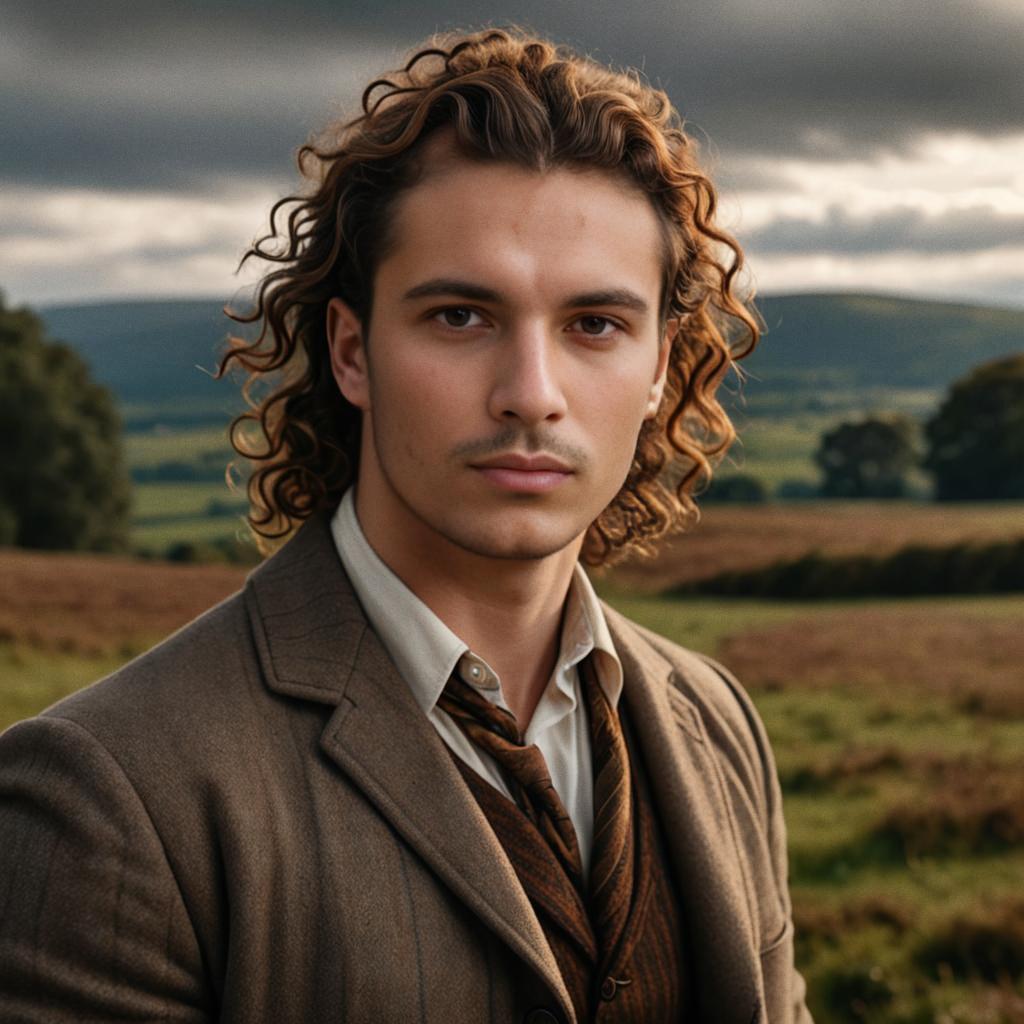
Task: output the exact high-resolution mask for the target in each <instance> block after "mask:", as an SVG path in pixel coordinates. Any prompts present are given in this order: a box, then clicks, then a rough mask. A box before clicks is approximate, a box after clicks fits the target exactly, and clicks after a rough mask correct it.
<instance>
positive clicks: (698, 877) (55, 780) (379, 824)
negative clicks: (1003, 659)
mask: <svg viewBox="0 0 1024 1024" xmlns="http://www.w3.org/2000/svg"><path fill="white" fill-rule="evenodd" d="M606 615H607V618H608V625H609V628H610V630H611V633H612V636H613V638H614V641H615V645H616V649H617V651H618V653H619V656H620V658H621V660H622V665H623V670H624V673H625V683H624V690H623V700H624V701H625V702H626V705H627V707H628V711H629V715H630V722H631V725H632V728H633V730H634V734H635V737H636V740H637V743H638V745H639V746H640V748H641V749H642V750H643V754H644V757H645V763H646V765H647V766H648V771H649V777H650V781H651V788H652V794H653V797H654V800H655V803H656V806H657V810H658V814H659V816H660V820H661V823H662V827H663V829H664V834H665V836H666V839H667V843H668V849H669V855H670V858H671V864H672V869H673V871H674V873H675V879H676V883H677V887H678V891H679V892H680V893H681V897H682V899H681V902H682V913H683V921H684V928H685V937H686V945H687V949H688V951H689V955H690V960H691V963H690V970H689V972H688V978H689V980H688V982H687V984H688V987H689V993H688V994H689V998H690V1000H691V1003H692V1004H693V1006H694V1011H693V1015H692V1019H694V1020H699V1021H707V1022H711V1024H754V1022H758V1021H762V1022H764V1021H767V1022H771V1024H790V1022H794V1024H795V1022H806V1021H808V1020H809V1016H808V1015H807V1011H806V1009H805V1008H804V1003H803V982H802V980H801V978H800V976H799V975H798V974H797V973H796V972H795V971H794V967H793V939H792V925H791V921H790V908H789V900H788V895H787V885H786V856H785V837H784V828H783V822H782V814H781V806H780V796H779V789H778V783H777V780H776V776H775V770H774V766H773V762H772V757H771V753H770V751H769V748H768V743H767V740H766V738H765V735H764V731H763V728H762V726H761V724H760V722H759V720H758V718H757V716H756V714H755V712H754V710H753V708H752V706H751V704H750V702H749V700H748V699H747V697H746V696H745V695H744V694H743V692H742V690H741V689H740V688H739V686H738V685H737V684H736V682H735V681H734V680H733V679H732V678H731V677H730V676H729V675H728V674H727V673H726V672H725V671H724V670H723V669H721V668H719V667H718V666H716V665H714V664H713V663H711V662H709V661H707V660H705V659H703V658H701V657H699V656H697V655H695V654H693V653H690V652H688V651H685V650H683V649H682V648H680V647H677V646H675V645H674V644H672V643H670V642H668V641H667V640H664V639H662V638H660V637H658V636H656V635H654V634H652V633H649V632H648V631H646V630H644V629H641V628H639V627H638V626H636V625H633V624H632V623H630V622H629V621H628V620H626V619H624V618H623V617H622V616H620V615H618V614H617V613H615V612H614V611H613V610H611V609H606ZM0 908H2V916H0V1021H4V1022H10V1021H39V1022H42V1021H46V1022H63V1021H76V1022H81V1021H125V1020H136V1021H144V1020H146V1021H148V1020H161V1021H172V1022H178V1021H212V1020H220V1021H225V1022H243V1021H246V1022H255V1021H266V1022H274V1024H285V1022H293V1021H294V1022H303V1024H310V1022H319V1021H331V1022H334V1021H337V1022H391V1021H394V1022H402V1024H404V1022H437V1024H449V1022H455V1024H475V1022H484V1021H488V1022H496V1024H497V1022H506V1021H508V1022H511V1021H517V1022H518V1021H534V1022H541V1021H552V1020H558V1021H574V1020H575V1017H574V1015H573V1010H572V1005H571V1002H570V1000H569V998H568V995H567V993H566V990H565V986H564V985H563V983H562V980H561V978H560V976H559V972H558V967H557V964H556V962H555V959H554V957H553V955H552V953H551V950H550V948H549V946H548V944H547V942H546V940H545V937H544V933H543V931H542V929H541V927H540V925H539V923H538V920H537V918H536V916H535V914H534V912H533V910H532V907H531V905H530V903H529V900H528V899H527V897H526V896H525V894H524V892H523V890H522V888H521V886H520V884H519V882H518V880H517V878H516V875H515V872H514V871H513V869H512V867H511V865H510V863H509V861H508V859H507V857H506V855H505V853H504V851H503V849H502V847H501V845H500V844H499V842H498V841H497V839H496V838H495V836H494V834H493V832H492V831H491V829H490V827H489V826H488V824H487V821H486V819H485V818H484V816H483V813H482V812H481V810H480V808H479V806H478V804H477V803H476V801H475V800H474V799H473V797H472V795H471V793H470V791H469V789H468V787H467V785H466V783H465V781H464V780H463V778H462V777H461V775H460V773H459V771H458V769H457V767H456V765H455V764H454V763H453V760H452V758H451V756H450V755H449V753H448V752H447V750H446V749H445V746H444V744H443V742H442V740H441V739H440V737H439V736H438V735H437V733H436V731H435V730H434V729H433V728H432V727H431V725H430V724H429V722H428V721H427V719H426V718H425V716H424V715H423V713H422V711H421V710H420V709H419V707H418V706H417V704H416V703H415V701H414V699H413V697H412V694H411V692H410V690H409V687H408V686H407V685H406V684H405V683H404V681H403V680H402V679H401V678H400V677H399V676H398V674H397V672H396V670H395V668H394V666H393V665H392V663H391V662H390V660H389V658H388V656H387V654H386V652H385V650H384V649H383V647H382V646H381V644H380V642H379V640H378V638H377V636H376V635H375V633H374V632H373V631H372V630H371V629H370V628H369V627H368V625H367V622H366V619H365V616H364V614H363V612H362V610H361V608H360V606H359V604H358V602H357V601H356V599H355V597H354V594H353V592H352V589H351V586H350V584H349V582H348V579H347V577H346V576H345V573H344V571H343V569H342V567H341V564H340V562H339V559H338V556H337V553H336V551H335V548H334V546H333V543H332V540H331V537H330V532H329V526H328V520H327V519H326V517H322V516H318V517H316V518H314V519H313V520H311V521H310V522H309V523H307V524H306V525H305V526H304V527H303V528H302V529H301V530H300V531H299V532H298V534H297V536H296V537H294V538H293V539H292V540H291V541H290V542H289V543H288V544H287V545H286V546H285V547H284V548H283V549H282V550H281V551H280V552H278V554H276V555H275V556H274V557H273V558H271V559H269V560H268V561H267V562H266V563H264V564H263V565H262V566H261V567H260V568H258V569H256V570H255V571H254V572H253V573H252V574H251V576H250V577H249V579H248V581H247V582H246V585H245V587H244V589H243V590H242V591H241V592H240V593H238V594H236V595H234V596H232V597H230V598H228V599H227V600H226V601H224V602H222V603H221V604H220V605H218V606H217V607H215V608H213V609H211V610H210V611H208V612H207V613H206V614H204V615H203V616H201V617H200V618H199V619H197V620H196V621H195V622H193V623H191V624H190V625H188V626H186V627H185V628H184V629H182V630H180V631H179V632H177V633H176V634H175V635H174V636H172V637H170V638H169V639H168V640H166V641H165V642H164V643H162V644H161V645H159V646H158V647H157V648H155V649H154V650H152V651H150V652H149V653H147V654H145V655H143V656H142V657H140V658H138V659H136V660H135V661H133V662H131V663H130V664H129V665H127V666H125V667H124V668H122V669H121V670H120V671H118V672H116V673H115V674H114V675H112V676H110V677H109V678H107V679H105V680H103V681H101V682H100V683H98V684H96V685H94V686H92V687H90V688H88V689H87V690H84V691H82V692H81V693H79V694H76V695H74V696H72V697H70V698H68V699H67V700H64V701H62V702H61V703H60V704H57V705H56V706H54V707H53V708H50V709H49V710H48V711H46V712H44V713H43V714H42V715H40V716H39V717H37V718H34V719H31V720H29V721H26V722H23V723H20V724H18V725H15V726H13V727H12V728H11V729H9V730H8V731H7V732H6V733H5V734H4V735H3V737H2V738H0Z"/></svg>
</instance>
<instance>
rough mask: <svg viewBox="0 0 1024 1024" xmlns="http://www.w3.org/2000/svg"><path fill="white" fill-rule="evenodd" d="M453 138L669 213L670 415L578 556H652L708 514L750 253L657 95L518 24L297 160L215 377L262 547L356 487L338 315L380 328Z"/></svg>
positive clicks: (488, 35)
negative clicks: (425, 159) (419, 203)
mask: <svg viewBox="0 0 1024 1024" xmlns="http://www.w3.org/2000/svg"><path fill="white" fill-rule="evenodd" d="M441 128H447V129H448V130H449V131H452V132H453V133H454V138H455V142H456V145H457V147H458V148H459V150H460V152H463V153H465V154H466V155H467V156H470V157H472V158H473V159H484V160H496V161H505V162H509V163H512V164H515V165H518V166H522V167H527V168H530V169H533V170H536V171H543V170H545V169H547V168H553V167H568V168H580V167H585V168H590V169H593V168H601V169H605V170H607V171H608V172H610V173H614V174H616V175H622V174H625V175H627V176H628V178H629V180H631V181H632V182H633V183H634V184H635V185H636V186H637V187H638V188H639V189H641V190H642V191H643V192H645V193H646V194H647V195H648V196H649V198H650V200H651V202H652V204H653V206H654V209H655V210H656V212H657V215H658V217H659V221H660V223H661V225H662V232H663V234H664V236H665V240H666V243H667V244H666V246H665V250H666V251H665V255H664V276H663V282H662V302H661V306H662V308H661V316H662V322H663V323H666V324H667V323H668V321H669V320H675V319H678V321H679V329H678V331H677V332H676V334H675V336H674V338H673V340H672V350H671V354H670V359H669V367H668V376H667V382H666V386H665V390H664V396H663V398H662V402H661V407H660V409H659V411H658V414H657V416H656V417H655V418H654V419H651V420H648V421H647V422H645V424H644V426H643V428H642V430H641V432H640V435H639V438H638V441H637V446H636V452H635V455H634V458H633V463H632V466H631V468H630V471H629V473H628V475H627V478H626V481H625V483H624V484H623V486H622V488H621V490H620V491H619V493H618V494H617V495H616V497H615V498H614V499H613V500H612V502H611V503H610V504H609V505H608V507H607V508H606V509H605V510H604V511H603V512H602V513H601V515H600V516H598V518H597V519H596V520H595V521H594V522H593V523H592V524H591V526H590V528H589V530H588V532H587V535H586V537H585V540H584V545H583V549H582V557H583V559H584V561H586V562H587V563H588V564H590V565H602V564H608V563H610V562H611V561H613V560H615V559H616V558H617V557H619V556H620V555H622V554H623V553H624V552H626V551H628V550H640V551H643V552H650V551H652V550H653V542H654V541H656V540H657V539H658V538H660V537H662V536H663V535H665V534H666V533H667V532H669V531H671V530H675V529H682V528H684V527H686V526H688V525H690V524H691V523H692V522H693V521H694V520H695V519H696V518H697V507H696V504H695V502H694V500H693V497H692V495H693V492H694V490H695V489H696V488H697V487H698V486H700V485H701V484H702V483H706V482H707V481H709V480H710V477H711V472H712V466H713V464H714V463H715V462H716V461H717V460H718V459H719V458H720V457H721V456H722V455H723V454H724V453H725V451H726V449H727V448H728V447H729V445H730V444H731V443H732V441H733V440H734V439H735V436H736V435H735V430H734V429H733V426H732V424H731V422H730V420H729V418H728V416H727V415H726V413H725V411H724V409H723V408H722V406H721V404H720V403H719V402H718V400H717V398H716V397H715V395H716V391H717V389H718V386H719V385H720V383H721V382H722V379H723V377H724V376H725V374H726V373H727V371H728V370H729V369H730V367H732V366H734V364H735V360H736V359H739V358H742V357H743V356H745V355H747V354H748V353H749V352H750V351H751V349H753V347H754V346H755V345H756V343H757V340H758V336H759V328H758V323H757V321H756V320H755V318H754V315H753V314H752V313H751V312H750V311H749V310H748V309H747V308H746V307H745V305H744V303H743V302H742V301H741V300H740V299H739V298H738V297H737V296H736V295H735V294H734V291H735V282H736V277H737V275H738V273H739V272H740V269H741V267H742V265H743V254H742V250H741V249H740V247H739V245H738V244H737V243H736V242H735V241H734V240H733V239H732V238H731V237H730V235H729V234H727V233H726V232H725V231H723V230H722V229H721V228H720V227H718V226H716V224H715V209H716V193H715V189H714V188H713V186H712V184H711V182H710V181H709V179H708V177H707V176H706V174H705V173H704V172H703V170H702V169H701V167H700V165H699V163H698V160H697V154H696V146H695V143H694V141H693V140H692V139H691V138H690V137H689V136H688V135H687V134H686V133H685V132H684V130H683V122H682V119H681V118H680V116H679V114H678V113H677V112H676V111H675V110H674V108H673V107H672V104H671V103H670V101H669V99H668V97H667V96H666V95H665V93H664V92H662V91H661V90H658V89H654V88H652V87H651V86H650V85H648V84H646V83H645V82H643V81H641V79H640V77H639V75H638V74H637V73H636V72H634V71H627V72H620V71H615V70H612V69H610V68H608V67H605V66H603V65H601V64H598V63H596V62H595V61H593V60H591V59H590V58H588V57H583V56H580V55H578V54H576V53H574V52H573V51H571V50H569V49H567V48H565V47H561V46H555V45H553V44H552V43H550V42H548V41H546V40H544V39H540V38H537V37H535V36H532V35H530V34H528V33H526V32H523V31H521V30H519V29H492V30H487V31H483V32H477V33H473V34H469V35H464V36H446V37H443V38H438V39H435V40H433V41H432V45H430V46H427V47H425V48H423V49H419V50H418V51H416V52H415V53H413V55H412V56H411V57H410V58H409V60H408V62H407V63H406V64H405V66H404V67H403V68H402V69H401V70H400V71H396V72H395V73H393V74H391V75H390V76H389V77H386V78H379V79H377V80H376V81H374V82H371V83H370V85H369V86H367V88H366V90H365V91H364V93H363V96H362V113H361V114H360V115H359V116H358V117H356V118H355V119H353V120H350V121H347V122H344V123H338V124H335V125H332V126H330V127H329V128H328V129H327V130H326V131H325V132H323V133H322V134H321V135H320V136H319V137H317V138H315V139H313V140H312V141H311V142H309V143H307V144H306V145H304V146H302V147H301V149H300V150H299V152H298V165H299V170H300V172H301V173H302V174H303V176H304V177H305V179H306V181H307V183H308V185H307V188H306V190H305V192H304V193H303V194H300V195H294V196H288V197H285V198H283V199H281V200H280V201H279V202H277V203H276V204H275V205H274V207H273V209H272V210H271V215H270V231H269V233H268V234H266V235H265V236H263V237H262V238H260V239H258V240H257V241H255V242H254V243H253V245H252V247H251V248H250V249H249V250H248V251H247V252H246V253H245V255H244V256H243V258H242V263H244V262H245V261H246V260H247V259H249V258H250V257H253V256H255V257H258V258H260V259H264V260H268V261H270V262H271V263H272V264H275V265H276V266H275V267H273V268H272V269H271V270H270V271H268V272H267V273H266V274H265V276H264V277H263V279H262V280H261V281H260V283H259V285H258V286H257V288H256V293H255V300H254V303H253V308H252V309H251V310H250V311H249V312H248V313H245V314H239V313H232V312H230V311H229V310H226V312H227V313H228V315H229V316H231V317H232V319H234V320H235V321H236V322H238V323H246V324H249V323H257V322H258V323H259V324H260V330H259V333H258V336H256V337H255V338H254V339H250V340H246V339H244V338H239V337H233V338H231V339H230V342H229V348H228V351H227V352H226V353H225V355H224V356H223V358H222V359H221V363H220V367H219V375H223V374H224V373H225V372H226V371H227V370H228V368H229V366H230V365H231V364H232V363H237V364H239V365H240V366H241V367H242V368H243V369H244V370H245V371H246V372H247V374H248V379H247V380H246V383H245V386H244V388H243V392H244V394H245V397H246V400H247V404H248V406H249V409H248V411H246V412H243V413H242V414H240V415H239V416H238V417H236V418H235V420H234V421H233V422H232V424H231V441H232V445H233V447H234V449H235V451H236V452H238V454H239V455H241V456H243V457H244V458H246V459H249V460H251V464H252V469H251V473H250V476H249V480H248V497H249V503H250V512H249V524H250V526H251V528H252V530H253V531H254V533H255V534H256V535H257V539H258V542H259V543H260V546H261V548H263V549H264V550H268V549H269V548H270V547H272V546H273V544H274V542H275V541H280V540H282V539H284V538H286V537H287V536H289V535H290V534H291V533H292V531H293V530H294V529H295V528H296V527H297V526H298V525H299V524H300V522H301V521H302V520H304V519H306V518H307V517H309V516H310V515H311V514H313V513H314V512H316V511H318V510H320V509H331V508H333V507H335V506H336V505H337V504H338V502H339V501H340V499H341V496H342V495H343V493H344V492H345V490H346V489H347V488H348V487H349V485H350V484H351V483H353V482H354V480H355V478H356V474H357V472H358V454H359V442H360V424H361V418H360V417H361V414H360V411H359V410H358V409H357V408H356V407H355V406H353V405H351V404H350V403H349V402H348V401H347V400H346V399H345V398H344V397H343V396H342V395H341V394H340V392H339V390H338V387H337V384H336V383H335V380H334V377H333V375H332V373H331V369H330V363H329V356H328V345H327V335H326V310H327V305H328V303H329V302H330V300H331V299H332V298H334V297H335V296H340V297H341V298H343V299H344V300H345V302H346V303H347V304H348V305H349V306H350V307H351V308H352V309H353V310H354V311H355V313H356V314H357V315H358V316H359V317H360V319H361V320H362V321H363V324H364V326H365V327H366V329H367V330H368V329H369V316H370V310H371V307H372V299H373V283H374V273H375V270H376V268H377V266H378V265H379V264H380V262H381V260H382V258H383V257H384V256H385V255H386V253H387V251H388V246H389V245H390V244H391V243H392V241H393V239H392V238H391V237H390V235H389V232H388V228H389V226H390V223H391V220H390V214H391V212H392V208H393V205H394V203H395V199H396V197H397V196H398V195H399V194H400V193H402V192H403V191H404V190H407V189H409V188H412V187H414V186H415V182H416V175H417V172H418V170H419V166H420V165H419V157H420V155H421V152H422V149H423V144H424V142H425V141H426V140H427V139H428V138H429V137H431V136H432V135H433V134H434V133H435V132H437V131H438V130H439V129H441ZM286 206H290V207H291V208H290V210H289V211H288V212H287V217H286V218H285V221H284V224H282V225H281V227H280V229H279V228H278V224H277V220H278V217H279V216H280V215H282V211H283V210H284V208H285V207H286ZM258 396H259V397H258Z"/></svg>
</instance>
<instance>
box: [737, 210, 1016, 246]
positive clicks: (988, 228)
mask: <svg viewBox="0 0 1024 1024" xmlns="http://www.w3.org/2000/svg"><path fill="white" fill-rule="evenodd" d="M743 242H744V244H745V245H746V246H747V247H748V248H750V249H751V250H755V251H757V252H758V253H760V254H762V255H763V254H766V253H801V252H811V251H813V252H827V253H833V254H848V255H854V254H858V255H859V254H865V253H872V252H886V253H895V252H921V253H950V252H976V251H978V250H981V249H992V248H998V247H1001V246H1024V216H1021V215H1016V216H1009V215H1000V214H998V213H997V212H996V211H995V210H993V209H992V208H991V207H986V206H976V207H971V208H966V209H961V210H954V211H950V212H948V213H944V214H943V215H942V216H941V217H929V216H926V215H925V214H924V213H923V212H922V211H921V210H919V209H913V208H910V207H906V206H903V207H896V208H894V209H892V210H887V211H886V212H885V213H884V214H882V215H880V216H878V217H874V218H857V217H853V216H851V215H850V214H848V213H847V212H846V211H845V210H843V209H842V208H841V207H839V206H831V207H829V209H828V211H827V214H826V216H825V218H824V219H823V220H821V221H811V220H804V219H798V218H779V219H778V220H775V221H773V222H771V223H769V224H767V225H765V226H764V227H763V228H761V229H759V230H757V231H753V232H747V233H745V235H744V236H743Z"/></svg>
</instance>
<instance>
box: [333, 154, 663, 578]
mask: <svg viewBox="0 0 1024 1024" xmlns="http://www.w3.org/2000/svg"><path fill="white" fill-rule="evenodd" d="M392 238H393V243H394V244H393V246H392V248H391V250H390V252H389V254H388V255H387V256H386V257H385V258H384V260H383V261H382V262H381V264H380V266H379V268H378V271H377V276H376V280H375V284H374V297H373V308H372V312H371V326H370V332H369V337H365V336H364V335H363V333H362V325H361V324H360V323H359V321H358V320H357V319H356V318H355V316H354V314H352V312H351V310H350V309H349V308H348V307H347V306H346V305H345V304H344V303H343V302H342V301H341V300H340V299H335V300H334V301H333V302H332V304H331V307H330V310H329V315H328V335H329V338H330V344H331V352H332V365H333V369H334V374H335V377H336V379H337V381H338V384H339V387H340V389H341V391H342V393H343V394H344V395H345V396H346V398H348V399H349V401H351V402H352V403H354V404H355V405H356V406H358V407H359V408H360V409H362V410H363V413H364V415H363V442H362V449H361V453H360V459H361V462H360V470H359V479H358V485H357V489H358V496H359V503H358V507H359V509H360V514H361V518H362V519H363V525H364V529H366V530H367V535H368V536H369V537H370V539H371V542H373V543H374V544H375V546H377V547H378V550H380V548H381V546H383V547H385V548H386V547H387V546H388V541H387V537H388V536H391V537H393V538H399V537H401V538H402V539H403V543H406V544H408V542H409V538H411V537H412V538H416V541H417V542H418V543H419V544H420V545H421V546H423V545H432V547H433V550H434V551H435V552H437V553H441V554H442V557H443V552H444V551H445V550H447V551H448V552H450V553H452V554H454V553H455V552H453V551H452V549H451V547H450V546H451V545H454V546H455V548H457V549H460V550H461V551H462V552H467V551H468V552H472V553H474V554H476V555H482V556H484V557H488V558H503V559H538V558H544V557H546V556H548V555H551V554H553V553H555V552H559V551H562V550H564V549H566V548H567V547H569V546H572V545H575V549H574V552H573V557H575V553H576V552H578V550H579V544H580V543H581V542H582V537H583V534H584V532H585V531H586V529H587V527H588V526H589V525H590V523H591V522H593V520H594V519H596V518H597V516H598V515H599V514H600V513H601V511H602V510H603V509H604V508H605V507H606V506H607V505H608V504H609V503H610V502H611V500H612V499H613V498H614V496H615V495H616V493H617V492H618V491H619V489H620V487H621V486H622V484H623V481H624V480H625V477H626V474H627V472H628V470H629V467H630V464H631V462H632V458H633V453H634V450H635V447H636V441H637V435H638V433H639V431H640V427H641V425H642V423H643V420H644V419H645V418H649V417H650V416H652V415H654V413H655V412H656V410H657V407H658V404H659V402H660V399H661V389H662V384H663V380H664V368H665V359H666V357H667V350H668V345H667V343H665V341H664V339H663V338H662V337H661V325H660V324H659V319H658V304H659V298H660V294H659V293H660V285H661V262H660V260H661V252H662V246H661V236H660V232H659V227H658V221H657V217H656V215H655V213H654V211H653V210H652V208H651V206H650V204H649V202H648V200H647V199H646V197H645V196H644V195H643V194H642V193H641V192H640V191H639V190H634V189H632V188H630V187H629V186H628V185H627V184H624V183H623V182H622V181H620V180H619V179H618V178H616V177H613V176H611V175H608V174H605V173H603V172H595V171H586V172H579V171H569V170H564V169H563V170H552V171H549V172H545V173H535V172H531V171H528V170H524V169H521V168H518V167H515V166H512V165H508V164H501V163H476V162H471V161H468V160H464V159H461V158H457V157H454V156H447V157H446V158H445V160H444V161H443V162H442V163H441V164H440V165H437V164H434V165H432V167H431V170H429V171H428V173H427V175H426V176H425V178H424V179H423V180H422V181H421V182H420V183H418V184H417V185H416V186H415V187H414V188H413V189H411V190H410V191H409V192H408V193H406V194H404V195H403V196H402V197H401V198H400V199H399V200H398V202H397V204H396V207H395V211H394V221H393V225H392ZM367 520H368V521H367ZM382 553H384V552H382Z"/></svg>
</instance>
